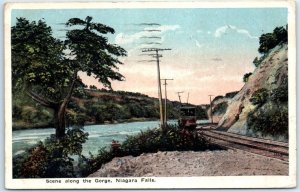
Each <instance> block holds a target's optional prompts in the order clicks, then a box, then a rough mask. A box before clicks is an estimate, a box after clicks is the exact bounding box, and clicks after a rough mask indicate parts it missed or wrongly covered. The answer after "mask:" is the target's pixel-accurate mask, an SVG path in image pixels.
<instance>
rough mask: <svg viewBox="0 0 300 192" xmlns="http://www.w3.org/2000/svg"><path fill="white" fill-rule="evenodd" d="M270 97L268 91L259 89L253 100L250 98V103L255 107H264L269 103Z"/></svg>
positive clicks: (253, 95)
mask: <svg viewBox="0 0 300 192" xmlns="http://www.w3.org/2000/svg"><path fill="white" fill-rule="evenodd" d="M268 97H269V92H268V90H267V89H264V88H261V89H258V90H257V91H255V92H254V93H253V94H252V96H251V98H250V102H251V103H252V104H253V105H258V106H262V105H263V104H264V103H266V102H267V100H268Z"/></svg>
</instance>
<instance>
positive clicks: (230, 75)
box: [12, 8, 288, 104]
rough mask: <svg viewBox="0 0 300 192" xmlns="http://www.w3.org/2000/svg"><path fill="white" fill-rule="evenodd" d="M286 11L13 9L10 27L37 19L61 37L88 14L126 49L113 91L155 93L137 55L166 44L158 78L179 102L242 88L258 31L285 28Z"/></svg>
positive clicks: (151, 73)
mask: <svg viewBox="0 0 300 192" xmlns="http://www.w3.org/2000/svg"><path fill="white" fill-rule="evenodd" d="M287 14H288V13H287V9H286V8H231V9H230V8H226V9H225V8H181V9H178V8H177V9H175V8H173V9H172V8H161V9H154V8H151V9H150V8H149V9H140V8H136V9H132V8H130V9H121V8H119V9H117V8H115V9H32V10H30V9H24V10H23V9H17V10H13V11H12V25H15V23H16V18H17V17H25V18H27V19H29V20H30V21H38V20H40V19H43V20H44V21H46V23H47V24H48V25H49V26H51V27H52V30H53V35H54V36H55V37H57V38H61V39H64V38H65V33H66V31H65V29H66V27H65V26H64V25H63V24H62V23H65V22H67V21H68V19H70V18H73V17H78V18H81V19H83V20H84V19H85V18H86V16H91V17H93V20H92V21H93V22H99V23H102V24H105V25H108V26H110V27H113V28H114V29H115V33H114V34H110V35H107V37H108V40H109V42H110V43H113V44H118V45H119V46H121V47H123V48H125V49H126V51H127V53H128V56H127V57H121V58H119V59H120V60H121V61H122V62H123V65H120V66H119V72H120V73H121V74H122V75H123V76H124V77H125V81H122V82H119V81H113V82H112V88H113V89H114V90H124V91H131V92H140V93H143V94H147V95H149V96H152V97H157V95H158V88H157V65H156V61H155V58H153V57H151V56H149V55H143V52H142V48H170V49H171V50H168V51H162V52H160V54H162V57H161V58H160V71H161V74H160V76H161V78H170V79H174V80H172V81H169V82H168V86H167V91H168V99H170V100H178V95H177V92H181V91H182V92H183V93H182V94H181V98H182V100H183V101H184V102H186V100H187V97H188V94H189V102H190V103H193V104H208V103H209V96H208V95H214V96H218V95H224V94H226V93H227V92H231V91H238V90H240V89H241V88H242V86H243V85H244V83H243V75H244V74H245V73H248V72H252V71H253V70H254V65H253V64H252V61H253V59H254V58H255V57H256V56H259V53H258V51H257V49H258V47H259V37H260V35H261V34H263V33H268V32H272V31H273V29H274V28H275V27H277V26H285V25H286V24H287ZM149 23H154V24H155V25H146V24H149ZM157 24H158V25H157ZM149 37H155V38H149ZM149 60H150V61H149ZM80 76H81V78H82V79H83V81H84V83H85V84H87V85H96V86H97V87H99V88H101V87H102V85H101V83H99V82H98V81H97V80H96V79H94V78H93V77H88V76H87V75H86V74H84V73H80ZM163 92H164V90H163Z"/></svg>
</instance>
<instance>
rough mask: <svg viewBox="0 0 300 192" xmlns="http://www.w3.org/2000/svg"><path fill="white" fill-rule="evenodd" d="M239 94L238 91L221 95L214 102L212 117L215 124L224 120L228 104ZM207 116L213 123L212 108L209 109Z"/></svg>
mask: <svg viewBox="0 0 300 192" xmlns="http://www.w3.org/2000/svg"><path fill="white" fill-rule="evenodd" d="M237 93H238V91H234V92H229V93H227V94H225V96H222V95H219V96H216V97H215V98H214V99H213V100H212V116H213V122H214V123H218V122H219V121H220V120H221V119H222V117H223V115H224V114H225V112H226V110H227V107H228V103H229V102H230V100H231V99H232V98H233V97H234V96H235V95H236V94H237ZM207 115H208V117H209V120H210V121H211V110H210V107H208V108H207Z"/></svg>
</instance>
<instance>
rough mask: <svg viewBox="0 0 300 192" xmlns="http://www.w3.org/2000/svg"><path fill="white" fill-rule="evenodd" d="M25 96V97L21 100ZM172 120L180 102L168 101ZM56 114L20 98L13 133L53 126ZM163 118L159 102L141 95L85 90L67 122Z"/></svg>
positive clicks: (201, 116) (71, 107)
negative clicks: (16, 130) (160, 115)
mask: <svg viewBox="0 0 300 192" xmlns="http://www.w3.org/2000/svg"><path fill="white" fill-rule="evenodd" d="M20 95H21V96H20ZM167 106H168V118H169V119H176V118H178V117H179V111H178V108H179V106H180V103H179V102H177V101H169V100H168V101H167ZM52 113H53V112H52V111H51V110H49V109H47V108H44V107H42V106H40V105H37V104H36V103H35V102H33V101H32V100H31V99H30V98H28V97H26V95H25V96H24V94H20V93H19V94H18V98H17V97H16V98H15V99H14V103H13V129H23V128H39V127H52V126H53V114H52ZM197 115H198V118H199V119H206V118H207V116H206V113H205V110H204V109H202V108H201V107H197ZM158 118H159V107H158V99H157V98H153V97H149V96H147V95H144V94H141V93H132V92H125V91H110V90H104V89H101V90H99V89H84V90H83V91H81V92H77V93H75V94H74V96H73V97H72V100H71V102H70V103H69V106H68V109H67V114H66V120H67V125H69V126H71V125H72V124H104V123H119V122H131V121H143V120H154V119H158Z"/></svg>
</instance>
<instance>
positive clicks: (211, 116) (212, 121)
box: [208, 95, 214, 123]
mask: <svg viewBox="0 0 300 192" xmlns="http://www.w3.org/2000/svg"><path fill="white" fill-rule="evenodd" d="M208 96H209V102H210V118H211V123H214V120H213V115H212V103H211V97H212V96H213V95H208Z"/></svg>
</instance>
